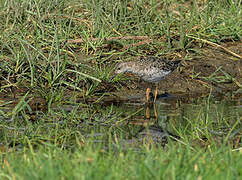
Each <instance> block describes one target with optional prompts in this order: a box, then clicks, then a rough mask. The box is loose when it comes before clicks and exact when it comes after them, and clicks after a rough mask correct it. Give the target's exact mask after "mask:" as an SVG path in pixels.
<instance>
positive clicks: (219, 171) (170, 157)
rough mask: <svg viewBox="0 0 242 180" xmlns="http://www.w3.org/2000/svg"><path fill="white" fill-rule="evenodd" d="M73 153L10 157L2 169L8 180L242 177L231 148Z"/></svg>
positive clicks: (42, 152)
mask: <svg viewBox="0 0 242 180" xmlns="http://www.w3.org/2000/svg"><path fill="white" fill-rule="evenodd" d="M170 148H171V149H170V150H169V151H164V150H162V149H149V150H147V149H143V150H142V152H133V151H128V152H125V151H122V150H117V151H116V152H113V151H111V152H100V151H99V149H97V150H91V149H88V150H87V148H85V150H83V149H82V148H80V149H76V150H75V151H74V152H70V151H63V150H60V149H58V148H52V147H50V148H49V150H47V151H46V150H38V151H37V152H31V151H26V152H25V153H24V154H15V155H14V154H13V153H12V154H10V155H7V156H6V158H5V160H4V163H3V165H2V168H1V174H0V176H1V178H5V179H15V178H16V179H36V178H39V177H41V179H45V178H47V179H151V178H152V179H166V178H168V179H194V178H195V179H197V178H198V179H236V177H237V178H239V177H241V173H242V172H241V165H242V163H241V156H242V155H241V153H238V152H231V150H230V149H228V148H223V149H221V148H219V149H216V148H211V149H209V151H207V152H206V151H204V150H200V151H196V152H194V151H190V150H189V148H188V149H186V147H180V146H172V147H170Z"/></svg>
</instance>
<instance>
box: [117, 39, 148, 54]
mask: <svg viewBox="0 0 242 180" xmlns="http://www.w3.org/2000/svg"><path fill="white" fill-rule="evenodd" d="M150 42H152V40H151V39H147V40H143V41H141V42H138V43H134V44H129V45H127V46H124V47H123V48H122V49H121V51H124V50H126V49H128V48H130V47H135V46H141V45H143V44H148V43H150Z"/></svg>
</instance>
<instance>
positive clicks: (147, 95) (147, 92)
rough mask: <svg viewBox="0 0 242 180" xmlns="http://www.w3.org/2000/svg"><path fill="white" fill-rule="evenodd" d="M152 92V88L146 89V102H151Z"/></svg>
mask: <svg viewBox="0 0 242 180" xmlns="http://www.w3.org/2000/svg"><path fill="white" fill-rule="evenodd" d="M150 92H151V89H150V88H147V89H146V101H147V102H149V100H150Z"/></svg>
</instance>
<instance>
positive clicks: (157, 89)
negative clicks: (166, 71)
mask: <svg viewBox="0 0 242 180" xmlns="http://www.w3.org/2000/svg"><path fill="white" fill-rule="evenodd" d="M158 91H159V88H158V86H156V89H155V98H154V102H153V103H155V101H156V98H157V95H158Z"/></svg>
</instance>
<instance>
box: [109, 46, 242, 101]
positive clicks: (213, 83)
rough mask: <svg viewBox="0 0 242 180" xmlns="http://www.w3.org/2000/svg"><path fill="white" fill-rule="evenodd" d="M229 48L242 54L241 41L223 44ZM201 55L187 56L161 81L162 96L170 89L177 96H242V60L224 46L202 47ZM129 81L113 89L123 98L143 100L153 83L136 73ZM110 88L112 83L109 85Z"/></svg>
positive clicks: (117, 95)
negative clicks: (146, 90)
mask: <svg viewBox="0 0 242 180" xmlns="http://www.w3.org/2000/svg"><path fill="white" fill-rule="evenodd" d="M223 46H226V48H228V49H230V50H231V51H233V52H236V53H237V54H239V55H241V54H242V48H241V47H242V43H229V44H224V45H223ZM199 51H200V52H201V55H197V56H191V57H184V58H181V59H183V62H182V66H181V67H179V68H178V69H177V70H175V71H174V72H173V73H171V74H170V75H168V76H167V77H166V79H164V80H163V81H161V82H160V83H159V90H160V95H162V93H164V92H169V93H170V94H174V95H176V96H178V97H183V96H189V97H198V96H202V95H205V94H208V93H209V92H212V93H214V94H226V93H227V92H231V93H233V95H235V96H237V97H238V96H240V95H241V88H242V72H241V71H242V63H241V59H238V58H235V57H233V56H231V55H230V54H227V53H226V52H225V51H223V50H222V49H218V48H214V47H211V46H207V47H203V48H200V49H199ZM126 76H128V77H130V79H129V80H127V81H122V82H120V86H119V89H118V90H117V89H116V90H114V89H112V90H111V91H112V92H113V93H114V94H115V95H116V97H120V100H125V99H126V100H127V99H138V98H142V99H144V96H143V95H144V93H145V89H146V88H147V87H149V86H152V87H153V89H154V88H155V86H154V85H152V84H150V83H147V82H143V81H140V80H139V78H138V77H137V78H134V76H133V75H129V74H126ZM109 87H110V86H109Z"/></svg>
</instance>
